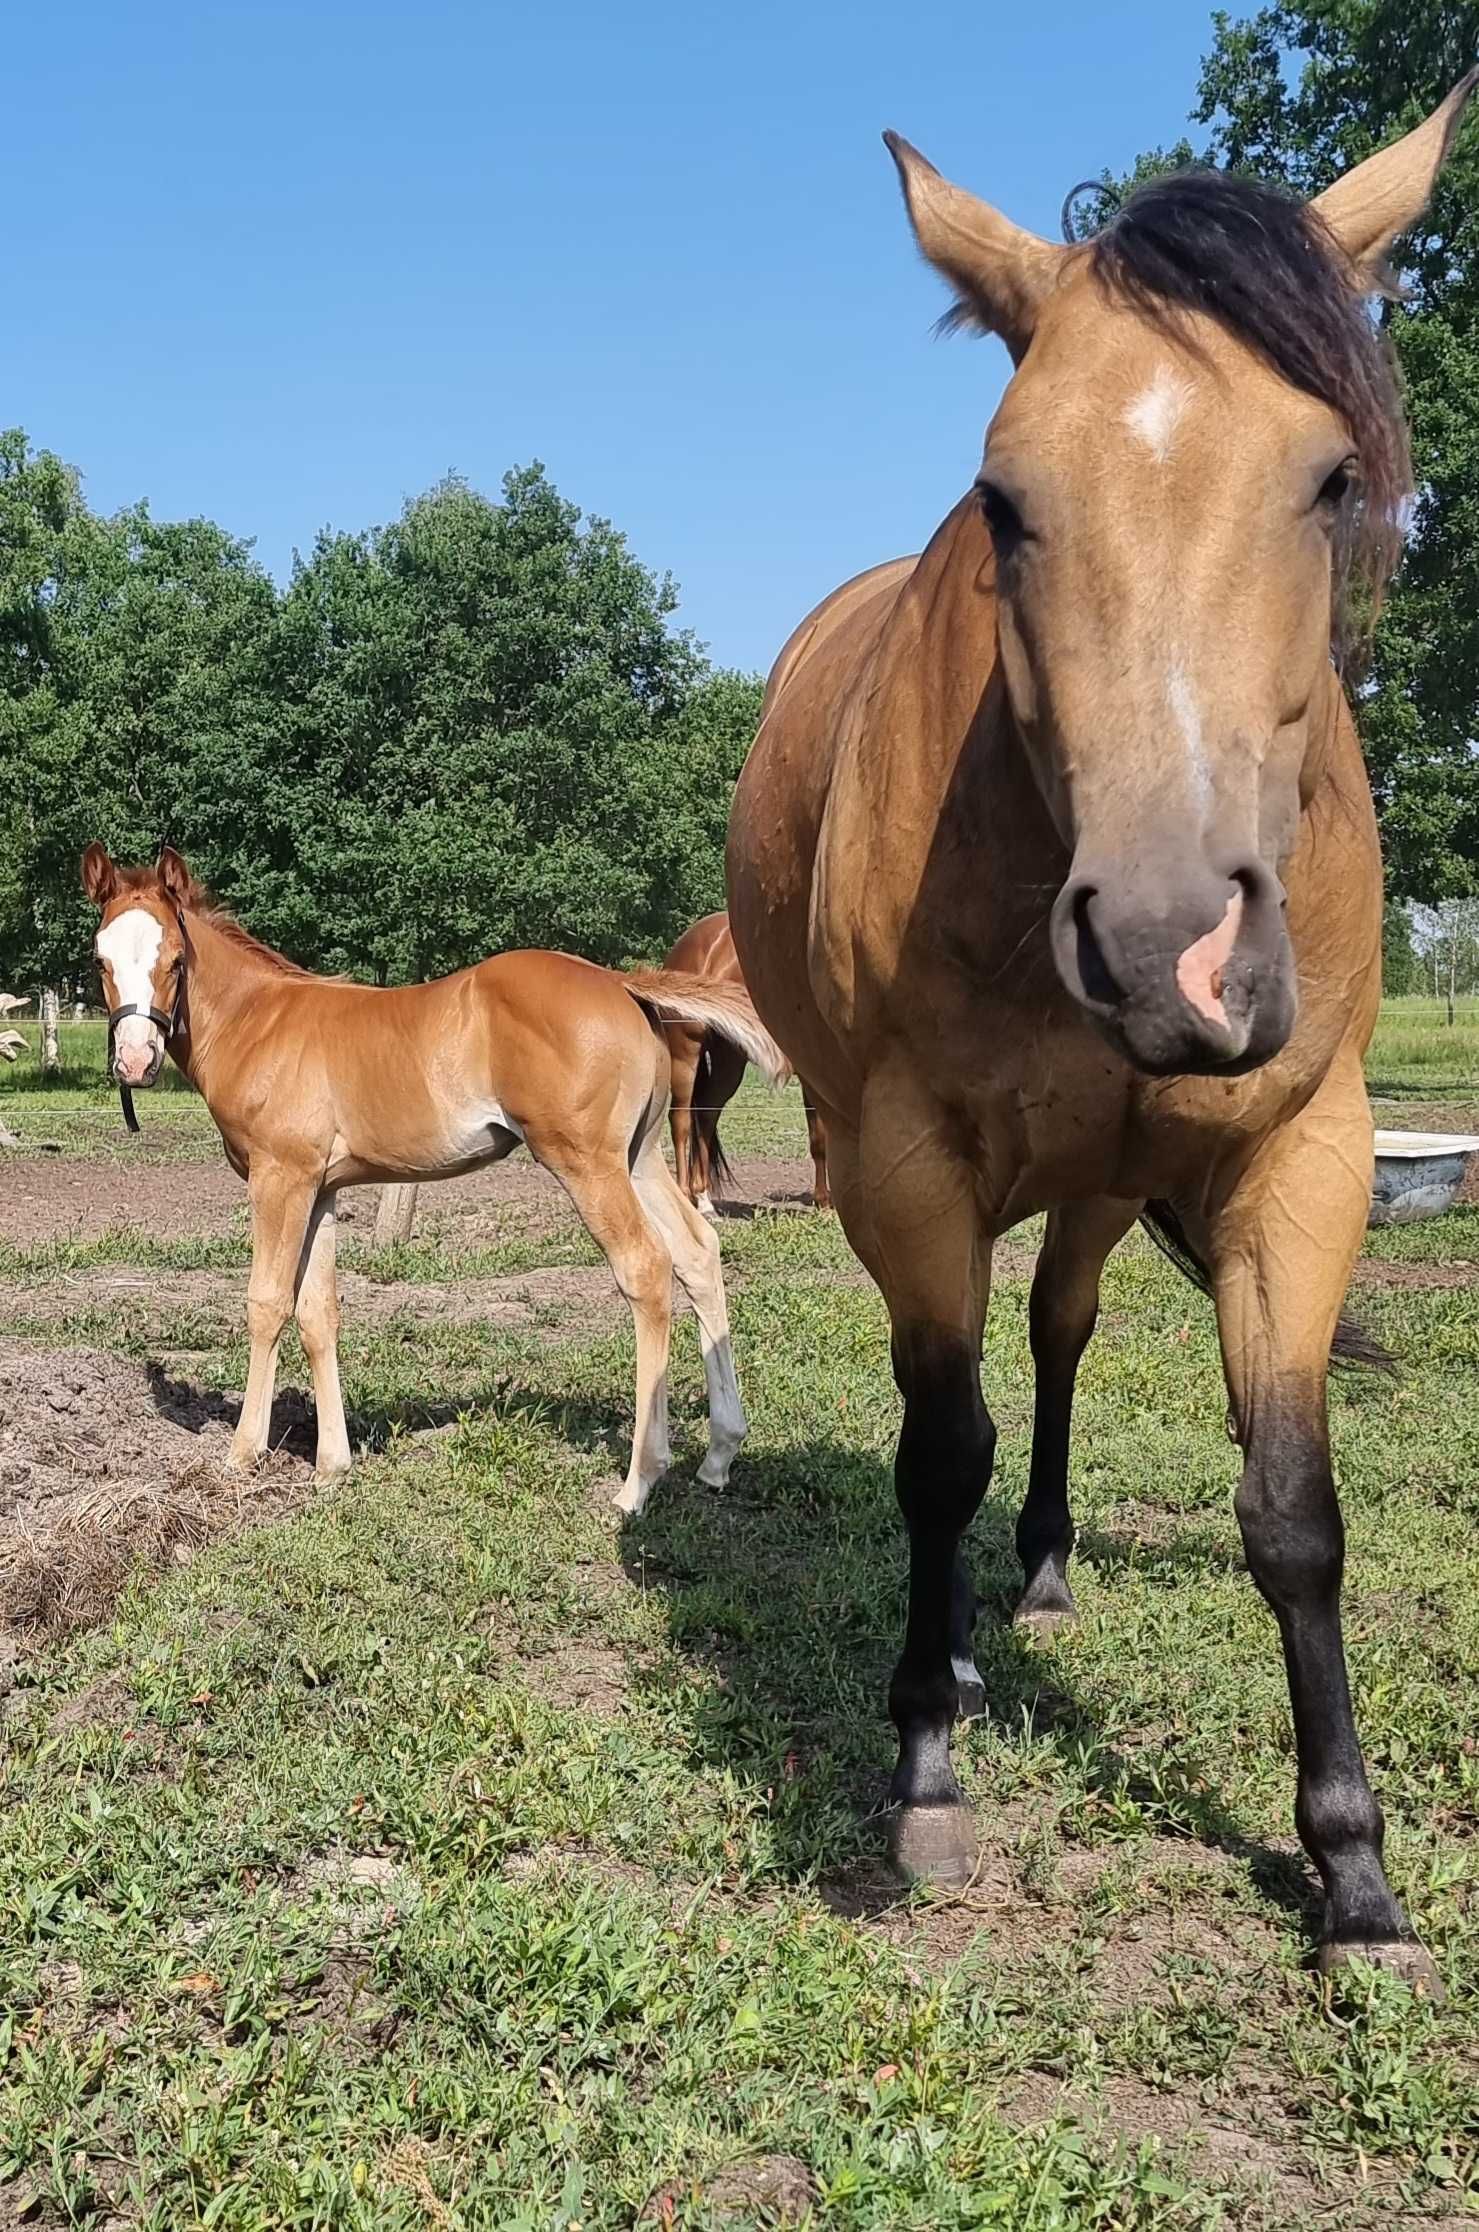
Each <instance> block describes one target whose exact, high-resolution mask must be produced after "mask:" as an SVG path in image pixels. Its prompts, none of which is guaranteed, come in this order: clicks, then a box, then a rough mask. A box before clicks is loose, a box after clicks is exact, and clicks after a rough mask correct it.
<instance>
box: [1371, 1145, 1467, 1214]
mask: <svg viewBox="0 0 1479 2232" xmlns="http://www.w3.org/2000/svg"><path fill="white" fill-rule="evenodd" d="M1475 1155H1479V1132H1405V1131H1379V1132H1378V1133H1377V1135H1376V1178H1375V1181H1374V1182H1373V1185H1372V1188H1371V1214H1370V1216H1369V1217H1368V1218H1367V1220H1366V1222H1367V1223H1368V1224H1370V1225H1393V1224H1417V1223H1419V1222H1420V1221H1421V1220H1422V1218H1424V1217H1440V1216H1441V1215H1442V1214H1443V1211H1444V1210H1445V1209H1449V1208H1451V1207H1452V1206H1453V1197H1454V1195H1455V1194H1456V1193H1457V1192H1458V1190H1459V1187H1460V1186H1461V1185H1462V1184H1463V1182H1464V1172H1465V1171H1466V1170H1467V1169H1468V1167H1469V1164H1470V1161H1471V1160H1472V1158H1473V1157H1474V1156H1475Z"/></svg>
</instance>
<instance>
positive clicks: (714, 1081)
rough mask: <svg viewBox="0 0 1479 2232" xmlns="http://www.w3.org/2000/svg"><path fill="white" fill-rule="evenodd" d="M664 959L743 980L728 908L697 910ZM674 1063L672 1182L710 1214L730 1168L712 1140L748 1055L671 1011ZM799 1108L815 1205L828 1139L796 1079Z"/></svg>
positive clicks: (712, 977)
mask: <svg viewBox="0 0 1479 2232" xmlns="http://www.w3.org/2000/svg"><path fill="white" fill-rule="evenodd" d="M663 966H664V967H665V968H668V969H676V970H679V971H681V972H683V973H684V974H687V975H692V976H700V977H702V978H703V979H704V981H705V983H714V982H716V981H717V982H718V983H721V984H739V985H742V984H743V983H744V981H745V980H744V978H743V977H742V976H741V975H740V965H739V957H738V955H737V954H736V953H735V950H734V939H733V937H732V936H731V935H730V929H729V917H728V915H727V914H711V915H704V916H702V917H701V919H700V920H699V921H697V922H695V923H694V925H693V927H692V928H691V929H689V930H685V931H684V933H683V935H682V937H681V938H679V939H678V941H677V943H676V944H675V945H674V947H673V949H672V951H671V953H670V954H669V955H668V957H667V960H666V961H665V962H664V964H663ZM664 1029H665V1030H666V1033H667V1041H668V1053H669V1056H670V1057H671V1060H672V1064H673V1104H672V1110H671V1116H670V1121H671V1123H672V1127H673V1160H674V1162H675V1164H676V1165H677V1170H678V1183H679V1185H680V1186H681V1187H682V1188H683V1191H684V1192H685V1193H686V1194H687V1196H688V1198H689V1200H690V1201H691V1202H692V1203H693V1205H694V1207H695V1208H696V1209H698V1210H699V1211H700V1212H701V1213H702V1215H704V1216H706V1217H711V1216H713V1214H714V1195H715V1194H716V1193H723V1192H724V1191H725V1189H726V1187H727V1186H728V1184H729V1181H730V1177H731V1172H730V1168H729V1161H728V1158H727V1157H726V1155H725V1153H724V1149H723V1148H722V1147H721V1146H720V1144H719V1119H720V1117H721V1116H722V1115H723V1114H724V1111H725V1109H726V1108H727V1107H728V1106H729V1104H730V1102H731V1101H732V1100H733V1099H734V1096H735V1094H736V1093H737V1092H738V1091H739V1089H740V1086H741V1084H742V1083H743V1082H744V1075H745V1063H746V1061H747V1059H748V1057H747V1055H746V1054H745V1051H744V1049H743V1047H741V1046H737V1045H735V1043H734V1042H733V1041H732V1040H731V1039H726V1038H725V1037H724V1036H723V1034H722V1033H721V1032H718V1031H712V1030H706V1029H705V1028H704V1026H703V1025H702V1024H701V1023H690V1022H685V1021H684V1020H683V1019H682V1018H677V1019H675V1020H673V1021H672V1022H669V1023H667V1024H666V1025H665V1026H664ZM801 1098H802V1101H803V1103H804V1105H805V1108H806V1138H807V1144H808V1146H809V1147H810V1149H811V1170H812V1181H811V1198H812V1201H813V1203H814V1204H815V1206H816V1207H817V1208H818V1209H826V1208H827V1207H829V1206H830V1203H831V1198H832V1197H831V1195H830V1194H829V1193H828V1191H827V1139H826V1133H825V1132H824V1131H823V1129H822V1120H821V1118H820V1116H818V1114H817V1110H816V1102H815V1101H814V1100H813V1098H812V1095H811V1090H810V1087H809V1086H807V1085H806V1084H805V1083H803V1084H802V1087H801Z"/></svg>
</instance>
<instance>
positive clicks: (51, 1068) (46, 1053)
mask: <svg viewBox="0 0 1479 2232" xmlns="http://www.w3.org/2000/svg"><path fill="white" fill-rule="evenodd" d="M61 1012H62V1003H61V999H60V997H59V996H58V994H57V992H56V990H55V989H54V988H53V987H48V988H47V990H46V991H45V992H43V993H42V995H41V1074H42V1076H43V1077H50V1076H54V1075H55V1073H56V1072H57V1071H58V1070H59V1069H60V1068H61V1066H62V1048H61V1041H60V1039H59V1038H58V1036H57V1027H58V1024H59V1023H60V1021H61Z"/></svg>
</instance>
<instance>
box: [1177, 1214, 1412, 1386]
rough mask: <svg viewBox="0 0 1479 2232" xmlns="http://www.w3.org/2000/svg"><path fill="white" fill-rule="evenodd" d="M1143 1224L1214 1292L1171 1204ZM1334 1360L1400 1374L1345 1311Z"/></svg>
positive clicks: (1190, 1275) (1184, 1270) (1188, 1274)
mask: <svg viewBox="0 0 1479 2232" xmlns="http://www.w3.org/2000/svg"><path fill="white" fill-rule="evenodd" d="M1140 1222H1141V1225H1142V1227H1143V1228H1144V1230H1145V1231H1146V1232H1148V1233H1149V1234H1150V1237H1151V1239H1152V1240H1153V1241H1154V1242H1155V1244H1156V1246H1157V1247H1158V1248H1159V1249H1160V1251H1161V1254H1162V1255H1163V1256H1165V1257H1166V1258H1167V1259H1168V1261H1170V1262H1171V1263H1174V1264H1175V1266H1176V1268H1177V1270H1178V1271H1179V1272H1180V1273H1181V1276H1182V1277H1183V1278H1184V1279H1190V1281H1191V1283H1192V1285H1193V1286H1194V1287H1199V1288H1200V1289H1201V1291H1202V1293H1203V1294H1210V1293H1211V1292H1212V1274H1211V1272H1210V1271H1209V1270H1208V1269H1207V1266H1206V1264H1205V1263H1204V1262H1203V1260H1202V1258H1201V1256H1200V1255H1199V1254H1198V1253H1197V1250H1196V1249H1195V1247H1194V1246H1193V1245H1192V1242H1191V1239H1190V1236H1189V1235H1188V1233H1187V1230H1186V1227H1185V1225H1184V1224H1183V1223H1182V1221H1181V1218H1180V1216H1179V1214H1178V1213H1177V1211H1176V1210H1175V1209H1173V1208H1172V1206H1171V1204H1170V1202H1169V1201H1147V1203H1146V1204H1145V1207H1144V1209H1143V1210H1142V1211H1141V1213H1140ZM1330 1361H1331V1363H1332V1364H1333V1365H1336V1366H1337V1367H1340V1368H1342V1369H1344V1370H1346V1371H1353V1372H1360V1371H1366V1372H1388V1373H1393V1374H1395V1372H1396V1371H1397V1359H1396V1358H1395V1356H1393V1354H1392V1352H1391V1350H1390V1349H1389V1348H1388V1347H1387V1346H1386V1344H1385V1342H1383V1341H1379V1340H1378V1339H1377V1338H1376V1335H1375V1334H1374V1333H1368V1332H1367V1330H1366V1328H1365V1326H1364V1325H1362V1324H1360V1323H1359V1322H1358V1320H1357V1319H1355V1318H1353V1317H1347V1316H1346V1315H1345V1314H1344V1312H1342V1314H1341V1317H1340V1320H1339V1323H1338V1324H1337V1325H1336V1328H1335V1339H1334V1340H1333V1341H1332V1342H1331V1344H1330Z"/></svg>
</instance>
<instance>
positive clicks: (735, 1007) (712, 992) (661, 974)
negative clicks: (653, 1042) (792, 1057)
mask: <svg viewBox="0 0 1479 2232" xmlns="http://www.w3.org/2000/svg"><path fill="white" fill-rule="evenodd" d="M621 981H622V983H623V984H624V985H625V986H626V988H627V990H628V991H629V992H630V993H631V995H632V998H633V999H634V1000H635V1001H636V1002H637V1004H638V1006H639V1007H643V1008H645V1009H646V1010H647V1012H648V1014H649V1015H652V1016H657V1017H660V1018H663V1019H665V1020H667V1021H670V1022H675V1023H697V1024H699V1025H700V1026H701V1027H702V1028H703V1029H704V1030H706V1031H717V1032H718V1034H719V1036H720V1038H722V1039H728V1040H729V1042H730V1044H731V1046H737V1047H738V1048H739V1050H740V1052H741V1053H742V1054H743V1055H744V1057H745V1059H746V1061H748V1062H753V1063H754V1064H755V1067H756V1068H757V1069H758V1070H759V1071H761V1072H762V1074H763V1075H764V1077H765V1079H766V1082H767V1083H768V1084H771V1085H784V1084H785V1082H786V1080H787V1078H789V1076H790V1075H791V1065H790V1063H789V1062H788V1061H787V1060H786V1057H785V1055H784V1054H783V1053H782V1052H781V1050H780V1048H779V1047H778V1046H777V1045H776V1042H775V1040H774V1039H773V1038H772V1037H771V1035H770V1033H769V1031H767V1030H766V1028H765V1025H764V1024H763V1023H762V1022H761V1020H760V1018H759V1016H758V1015H757V1014H756V1013H755V1003H754V1001H753V1000H752V999H751V998H750V995H749V993H748V992H747V991H746V990H745V988H744V986H743V985H742V984H723V983H720V982H719V981H718V980H717V979H715V978H713V977H703V976H692V975H690V974H689V973H688V972H687V971H686V970H682V969H628V970H627V971H625V973H624V974H623V976H622V980H621Z"/></svg>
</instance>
